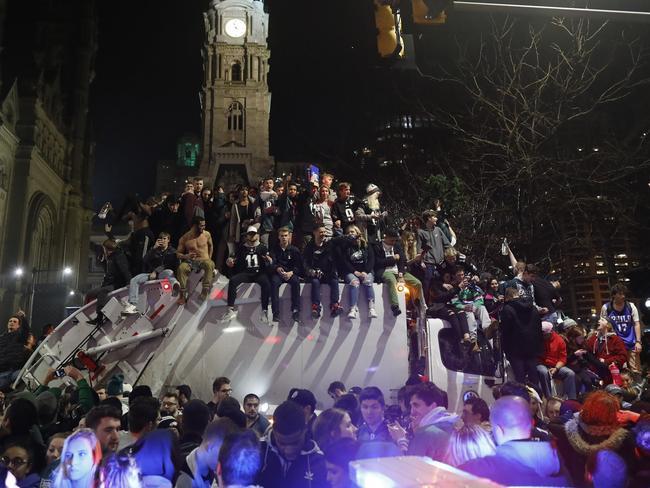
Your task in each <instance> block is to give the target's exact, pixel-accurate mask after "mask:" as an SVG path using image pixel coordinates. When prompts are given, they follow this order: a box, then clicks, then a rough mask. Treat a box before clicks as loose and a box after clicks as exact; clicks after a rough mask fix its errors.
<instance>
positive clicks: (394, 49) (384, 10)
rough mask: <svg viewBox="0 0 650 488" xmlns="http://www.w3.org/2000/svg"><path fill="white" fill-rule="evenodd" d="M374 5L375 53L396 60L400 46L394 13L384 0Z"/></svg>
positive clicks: (377, 0)
mask: <svg viewBox="0 0 650 488" xmlns="http://www.w3.org/2000/svg"><path fill="white" fill-rule="evenodd" d="M373 1H374V3H375V26H376V27H377V51H378V52H379V55H380V56H381V57H382V58H396V57H399V56H400V55H401V53H402V44H401V42H400V38H399V33H398V29H397V24H396V17H395V12H393V9H392V7H391V6H390V5H388V3H387V2H386V0H373Z"/></svg>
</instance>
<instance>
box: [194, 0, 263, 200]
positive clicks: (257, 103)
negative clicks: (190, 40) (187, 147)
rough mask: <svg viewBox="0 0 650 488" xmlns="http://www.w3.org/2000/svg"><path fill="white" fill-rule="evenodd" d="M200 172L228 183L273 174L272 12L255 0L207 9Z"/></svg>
mask: <svg viewBox="0 0 650 488" xmlns="http://www.w3.org/2000/svg"><path fill="white" fill-rule="evenodd" d="M204 24H205V45H204V47H203V62H204V74H205V77H204V81H203V87H202V91H201V102H202V111H203V133H202V151H201V152H202V159H201V165H200V169H199V174H200V175H202V176H204V177H205V178H207V180H208V184H213V183H214V184H221V185H223V186H224V187H226V188H228V187H231V186H233V185H235V184H238V183H251V184H253V183H255V182H256V181H257V180H258V179H260V178H263V177H264V176H268V175H269V174H271V172H272V170H273V160H272V159H271V157H270V156H269V130H268V123H269V112H270V94H269V90H268V86H267V73H268V60H269V50H268V47H267V42H266V38H267V35H268V15H267V14H266V13H265V12H264V9H263V3H262V2H261V1H257V0H212V1H211V3H210V8H209V10H208V11H207V12H206V13H205V14H204Z"/></svg>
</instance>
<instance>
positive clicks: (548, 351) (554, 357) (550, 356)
mask: <svg viewBox="0 0 650 488" xmlns="http://www.w3.org/2000/svg"><path fill="white" fill-rule="evenodd" d="M543 345H544V351H543V352H542V354H541V355H540V356H539V358H538V361H539V364H543V365H544V366H546V367H548V368H554V367H555V365H556V364H557V363H559V362H560V361H561V362H562V363H564V364H566V342H564V339H562V336H560V334H558V333H557V332H554V331H553V332H551V337H549V338H545V339H544V341H543Z"/></svg>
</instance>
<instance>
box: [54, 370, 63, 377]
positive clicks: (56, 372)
mask: <svg viewBox="0 0 650 488" xmlns="http://www.w3.org/2000/svg"><path fill="white" fill-rule="evenodd" d="M64 376H65V371H64V370H63V368H59V369H57V370H56V371H55V372H54V377H55V378H63V377H64Z"/></svg>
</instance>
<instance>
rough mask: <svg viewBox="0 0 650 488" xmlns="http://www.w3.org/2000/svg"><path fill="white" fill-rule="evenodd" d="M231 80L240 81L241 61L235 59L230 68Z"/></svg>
mask: <svg viewBox="0 0 650 488" xmlns="http://www.w3.org/2000/svg"><path fill="white" fill-rule="evenodd" d="M230 73H231V79H232V81H242V78H241V63H239V61H237V62H236V63H234V64H233V65H232V67H231V69H230Z"/></svg>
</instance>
